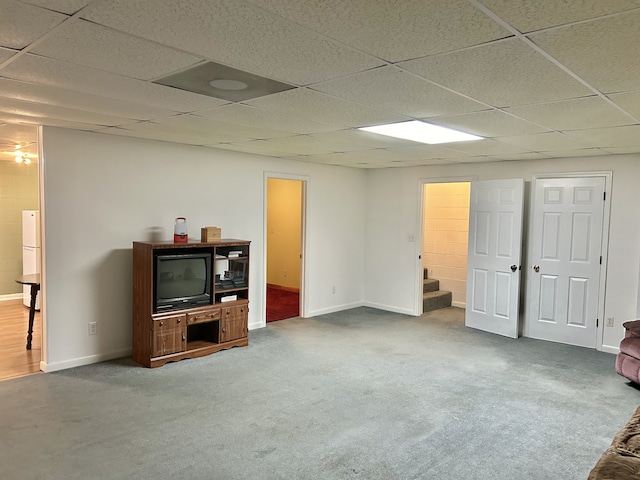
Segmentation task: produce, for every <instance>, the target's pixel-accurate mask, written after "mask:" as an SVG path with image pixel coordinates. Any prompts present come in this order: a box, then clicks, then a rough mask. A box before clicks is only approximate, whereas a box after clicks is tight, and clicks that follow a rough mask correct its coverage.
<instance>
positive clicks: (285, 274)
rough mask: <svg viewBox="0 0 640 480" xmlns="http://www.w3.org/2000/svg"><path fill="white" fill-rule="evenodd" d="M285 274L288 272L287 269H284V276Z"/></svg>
mask: <svg viewBox="0 0 640 480" xmlns="http://www.w3.org/2000/svg"><path fill="white" fill-rule="evenodd" d="M287 275H289V272H287V269H286V268H285V269H284V276H285V277H286V276H287Z"/></svg>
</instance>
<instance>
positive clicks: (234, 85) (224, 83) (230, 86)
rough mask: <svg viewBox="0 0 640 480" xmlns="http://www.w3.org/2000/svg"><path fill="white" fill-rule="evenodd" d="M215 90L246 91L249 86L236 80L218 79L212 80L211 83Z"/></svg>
mask: <svg viewBox="0 0 640 480" xmlns="http://www.w3.org/2000/svg"><path fill="white" fill-rule="evenodd" d="M209 85H211V86H212V87H213V88H218V89H220V90H232V91H237V90H245V89H247V88H248V87H249V85H248V84H246V83H245V82H242V81H240V80H234V79H232V78H216V79H215V80H211V81H210V82H209Z"/></svg>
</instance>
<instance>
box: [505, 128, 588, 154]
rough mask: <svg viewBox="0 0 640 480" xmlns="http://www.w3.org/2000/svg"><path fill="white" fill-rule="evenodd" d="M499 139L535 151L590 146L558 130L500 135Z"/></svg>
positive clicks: (575, 148)
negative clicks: (518, 134) (530, 133)
mask: <svg viewBox="0 0 640 480" xmlns="http://www.w3.org/2000/svg"><path fill="white" fill-rule="evenodd" d="M500 141H501V142H505V143H508V144H511V145H516V146H518V147H521V148H525V149H527V150H534V151H536V152H545V151H552V150H578V149H582V148H586V147H589V146H590V145H587V144H584V143H582V142H579V141H577V140H575V139H573V138H570V137H568V136H566V135H563V134H562V133H558V132H550V133H537V134H534V135H523V136H514V137H502V138H500ZM504 153H508V152H504Z"/></svg>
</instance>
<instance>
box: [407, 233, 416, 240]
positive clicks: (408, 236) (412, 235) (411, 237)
mask: <svg viewBox="0 0 640 480" xmlns="http://www.w3.org/2000/svg"><path fill="white" fill-rule="evenodd" d="M407 241H408V242H415V241H416V236H415V235H414V234H413V233H410V234H409V235H407Z"/></svg>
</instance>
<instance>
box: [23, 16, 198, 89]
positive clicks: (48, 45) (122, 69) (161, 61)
mask: <svg viewBox="0 0 640 480" xmlns="http://www.w3.org/2000/svg"><path fill="white" fill-rule="evenodd" d="M31 53H35V54H37V55H43V56H45V57H50V58H55V59H57V60H64V61H67V62H70V63H77V64H80V65H84V66H86V67H91V68H95V69H98V70H104V71H107V72H111V73H115V74H118V75H124V76H127V77H133V78H138V79H141V80H151V79H154V78H158V77H163V76H165V75H168V74H170V73H173V72H175V71H178V70H182V69H184V68H187V67H190V66H192V65H195V64H197V63H200V62H201V61H203V58H202V57H197V56H195V55H190V54H188V53H183V52H179V51H177V50H175V49H173V48H169V47H164V46H162V45H158V44H157V43H154V42H150V41H148V40H143V39H141V38H137V37H133V36H131V35H127V34H125V33H121V32H117V31H115V30H112V29H110V28H107V27H103V26H101V25H96V24H94V23H90V22H86V21H84V20H73V21H69V22H66V23H65V24H64V25H62V26H60V28H58V29H56V31H55V33H54V34H53V35H52V36H51V37H50V38H49V39H47V41H46V42H45V43H42V44H40V45H37V46H36V47H35V48H33V49H32V50H31Z"/></svg>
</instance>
